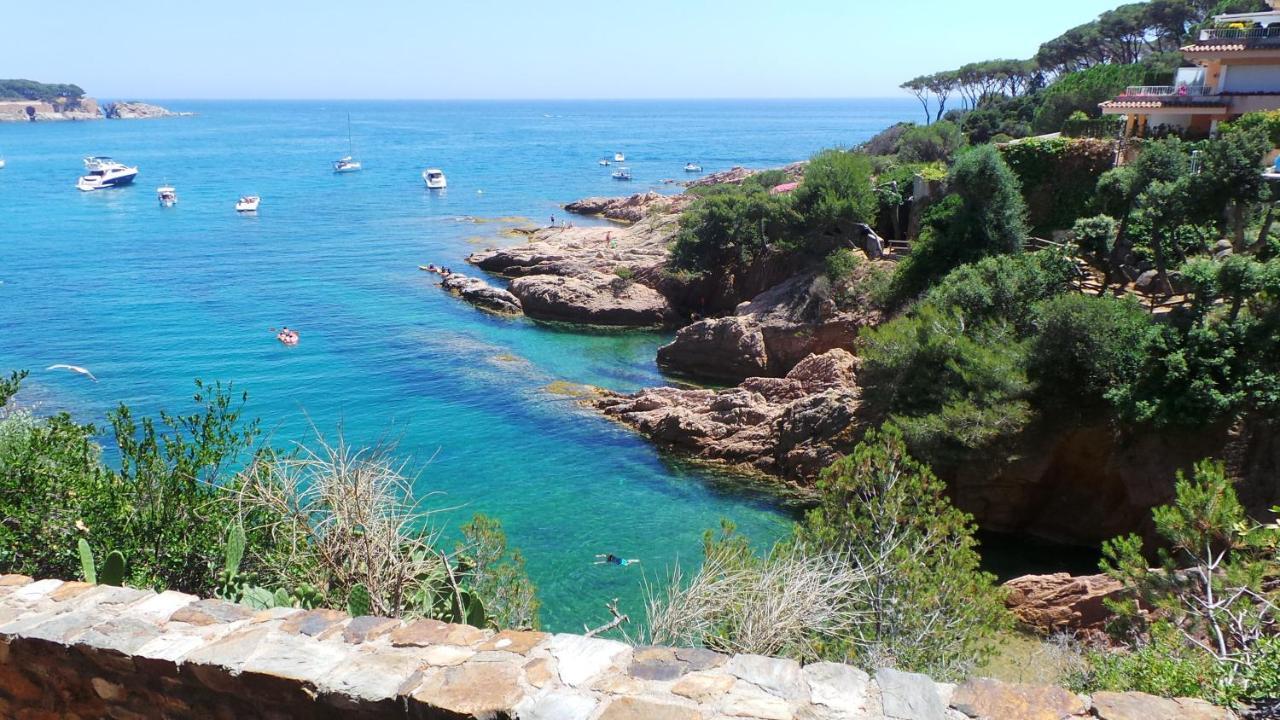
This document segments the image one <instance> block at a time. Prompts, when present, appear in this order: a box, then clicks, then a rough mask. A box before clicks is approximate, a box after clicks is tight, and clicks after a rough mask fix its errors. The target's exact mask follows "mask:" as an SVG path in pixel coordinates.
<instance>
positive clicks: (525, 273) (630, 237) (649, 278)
mask: <svg viewBox="0 0 1280 720" xmlns="http://www.w3.org/2000/svg"><path fill="white" fill-rule="evenodd" d="M655 195H656V193H655ZM658 197H661V196H658ZM654 203H661V201H650V202H649V203H647V204H646V203H644V202H642V201H639V200H637V201H636V202H635V203H633V207H634V206H646V205H648V206H654ZM658 206H665V205H664V204H660V205H658ZM677 226H678V223H677V216H676V215H674V214H669V213H665V212H656V211H655V212H651V213H648V215H647V217H645V218H644V219H643V220H641V221H639V222H637V223H635V224H634V225H631V226H627V227H613V228H611V227H569V226H568V225H566V226H563V227H548V228H541V229H539V230H535V231H532V232H530V233H529V234H528V235H527V240H526V242H524V243H522V244H519V245H513V246H510V247H504V248H496V249H489V250H484V251H481V252H476V253H473V254H472V255H471V256H470V257H468V258H467V261H468V262H470V263H471V264H473V265H475V266H476V267H479V268H480V269H482V270H485V271H488V272H491V273H494V274H496V275H499V276H502V277H505V278H508V279H509V280H510V285H509V287H508V288H507V289H508V291H509V292H510V293H511V294H512V295H513V296H515V297H516V298H518V299H519V301H520V304H521V306H522V308H523V310H524V314H525V315H528V316H529V317H531V318H535V319H538V320H552V321H559V322H571V323H582V324H588V325H607V326H615V327H654V326H661V325H669V324H671V323H673V322H675V320H676V310H675V308H674V306H673V305H672V303H671V302H670V301H669V300H668V299H667V298H666V297H665V296H664V294H663V293H662V292H661V288H662V285H663V279H664V272H663V271H664V269H665V266H666V262H667V259H668V257H669V255H670V250H668V247H667V246H668V244H669V243H670V242H671V239H672V238H673V236H674V234H675V231H676V229H677Z"/></svg>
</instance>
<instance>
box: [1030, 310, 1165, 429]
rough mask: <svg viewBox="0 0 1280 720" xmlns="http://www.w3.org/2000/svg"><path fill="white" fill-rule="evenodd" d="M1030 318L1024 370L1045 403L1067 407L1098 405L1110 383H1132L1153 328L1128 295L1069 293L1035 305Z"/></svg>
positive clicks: (1143, 361) (1139, 367) (1142, 361)
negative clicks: (1032, 324) (1032, 326)
mask: <svg viewBox="0 0 1280 720" xmlns="http://www.w3.org/2000/svg"><path fill="white" fill-rule="evenodd" d="M1034 322H1035V326H1036V333H1035V335H1034V337H1033V338H1032V340H1031V346H1030V349H1029V351H1028V355H1027V371H1028V375H1029V376H1030V379H1031V380H1032V381H1033V382H1034V383H1035V384H1036V386H1037V388H1038V392H1039V395H1040V396H1041V397H1042V398H1043V399H1044V401H1045V402H1047V403H1048V404H1050V405H1055V406H1058V407H1062V408H1070V409H1072V410H1078V409H1085V408H1091V407H1096V406H1098V405H1103V404H1105V402H1106V398H1107V393H1108V392H1109V391H1110V390H1111V389H1112V388H1116V387H1125V386H1128V385H1129V384H1131V383H1132V382H1134V381H1135V380H1136V379H1137V378H1138V376H1139V374H1140V373H1141V372H1142V369H1143V367H1144V365H1145V362H1146V359H1147V352H1148V348H1149V346H1150V343H1151V339H1152V335H1153V332H1154V327H1153V325H1152V323H1151V319H1150V316H1149V315H1148V314H1147V312H1146V311H1145V310H1143V309H1142V308H1141V307H1140V306H1139V305H1138V304H1137V303H1136V302H1134V301H1132V300H1128V299H1125V300H1117V299H1114V298H1110V297H1091V296H1085V295H1078V294H1075V293H1070V294H1066V295H1062V296H1060V297H1056V298H1053V299H1051V300H1046V301H1045V302H1043V303H1040V304H1039V305H1037V306H1036V309H1035V321H1034Z"/></svg>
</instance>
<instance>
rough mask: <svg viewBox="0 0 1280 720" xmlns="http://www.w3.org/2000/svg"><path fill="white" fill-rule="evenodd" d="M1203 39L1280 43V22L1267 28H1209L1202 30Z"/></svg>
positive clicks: (1201, 36)
mask: <svg viewBox="0 0 1280 720" xmlns="http://www.w3.org/2000/svg"><path fill="white" fill-rule="evenodd" d="M1200 39H1201V40H1262V41H1265V44H1272V43H1275V44H1280V23H1277V24H1274V25H1272V26H1271V27H1265V28H1207V29H1205V30H1201V31H1200Z"/></svg>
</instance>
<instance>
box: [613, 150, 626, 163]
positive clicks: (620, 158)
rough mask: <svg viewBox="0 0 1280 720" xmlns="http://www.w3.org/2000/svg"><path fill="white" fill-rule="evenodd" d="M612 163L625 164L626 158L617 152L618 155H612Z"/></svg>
mask: <svg viewBox="0 0 1280 720" xmlns="http://www.w3.org/2000/svg"><path fill="white" fill-rule="evenodd" d="M613 161H614V162H626V161H627V156H626V155H623V154H622V153H620V152H619V153H614V154H613Z"/></svg>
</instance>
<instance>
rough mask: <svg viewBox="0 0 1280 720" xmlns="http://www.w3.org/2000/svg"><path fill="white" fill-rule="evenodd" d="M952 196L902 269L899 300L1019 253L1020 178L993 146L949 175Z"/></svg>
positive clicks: (967, 156) (931, 214) (1023, 232)
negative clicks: (966, 268) (958, 271)
mask: <svg viewBox="0 0 1280 720" xmlns="http://www.w3.org/2000/svg"><path fill="white" fill-rule="evenodd" d="M948 186H949V187H950V189H951V191H952V193H953V194H952V195H948V196H947V197H946V198H944V199H943V200H942V201H940V202H938V203H937V204H936V205H934V206H933V207H932V208H930V210H929V211H928V212H927V213H926V216H925V224H926V226H927V227H926V230H925V232H923V233H922V234H921V236H920V238H919V240H918V241H917V242H916V243H915V245H914V246H913V247H912V250H911V254H910V255H908V256H907V257H906V258H905V259H904V260H903V261H902V262H901V263H899V265H898V269H897V271H896V273H895V278H894V283H895V286H896V290H895V293H894V295H895V297H896V298H897V299H898V301H899V302H903V301H905V300H907V299H910V298H911V297H914V296H915V295H917V294H918V293H920V292H921V291H923V290H924V289H925V288H927V287H928V286H929V285H930V284H932V283H933V282H935V281H937V280H938V279H940V278H942V277H943V276H944V275H946V274H947V273H948V272H950V271H951V270H952V269H953V268H956V267H959V266H960V265H963V264H965V263H969V262H975V261H977V260H980V259H982V258H984V257H986V256H988V255H998V254H1002V253H1014V252H1019V251H1020V250H1021V249H1022V244H1023V242H1024V241H1025V240H1026V236H1027V226H1026V204H1025V203H1024V202H1023V200H1022V195H1021V193H1020V192H1019V186H1018V178H1017V176H1015V175H1014V174H1013V171H1012V170H1010V169H1009V166H1008V164H1006V163H1005V161H1004V160H1003V159H1002V158H1001V156H1000V152H999V151H998V150H997V149H996V148H995V147H994V146H991V145H983V146H980V147H976V148H973V149H972V150H970V151H968V152H966V153H964V154H963V155H961V156H960V158H959V159H957V160H956V164H955V165H954V166H953V167H952V168H951V172H950V174H949V175H948Z"/></svg>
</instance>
